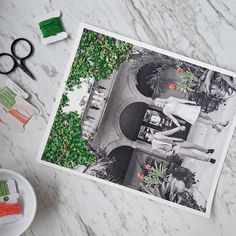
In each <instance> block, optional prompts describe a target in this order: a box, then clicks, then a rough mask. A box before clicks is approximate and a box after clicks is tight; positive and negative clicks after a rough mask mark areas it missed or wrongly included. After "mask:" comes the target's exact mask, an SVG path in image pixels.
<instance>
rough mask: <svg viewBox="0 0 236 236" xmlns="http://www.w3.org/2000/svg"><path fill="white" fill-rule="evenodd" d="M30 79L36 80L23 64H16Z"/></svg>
mask: <svg viewBox="0 0 236 236" xmlns="http://www.w3.org/2000/svg"><path fill="white" fill-rule="evenodd" d="M18 66H19V67H20V68H21V69H22V70H23V71H24V72H25V73H26V74H27V75H28V76H29V77H30V78H31V79H33V80H36V79H35V78H34V76H33V74H32V73H31V72H30V71H29V70H28V69H27V68H26V66H25V65H23V64H19V65H18Z"/></svg>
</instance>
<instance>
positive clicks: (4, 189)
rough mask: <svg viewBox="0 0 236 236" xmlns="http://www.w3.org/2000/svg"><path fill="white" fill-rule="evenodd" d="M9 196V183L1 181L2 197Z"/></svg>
mask: <svg viewBox="0 0 236 236" xmlns="http://www.w3.org/2000/svg"><path fill="white" fill-rule="evenodd" d="M7 194H8V187H7V181H0V197H2V196H5V195H7Z"/></svg>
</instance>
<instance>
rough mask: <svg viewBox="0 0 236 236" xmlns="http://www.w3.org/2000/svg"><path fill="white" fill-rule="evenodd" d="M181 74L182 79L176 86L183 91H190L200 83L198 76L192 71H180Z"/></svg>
mask: <svg viewBox="0 0 236 236" xmlns="http://www.w3.org/2000/svg"><path fill="white" fill-rule="evenodd" d="M179 76H180V78H181V81H180V82H177V83H176V84H177V86H176V88H177V89H179V90H180V91H181V92H184V93H188V92H189V91H191V90H192V89H193V88H194V87H195V86H196V85H197V83H198V78H197V77H196V76H195V75H194V74H192V73H190V72H183V73H179Z"/></svg>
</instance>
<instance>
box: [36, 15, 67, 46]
mask: <svg viewBox="0 0 236 236" xmlns="http://www.w3.org/2000/svg"><path fill="white" fill-rule="evenodd" d="M60 15H61V13H60V11H55V12H52V13H49V14H47V15H46V16H41V17H38V21H39V28H40V30H41V33H42V36H43V38H42V43H43V44H50V43H54V42H57V41H60V40H62V39H65V38H67V37H68V34H67V33H66V32H64V29H63V26H62V22H61V19H60Z"/></svg>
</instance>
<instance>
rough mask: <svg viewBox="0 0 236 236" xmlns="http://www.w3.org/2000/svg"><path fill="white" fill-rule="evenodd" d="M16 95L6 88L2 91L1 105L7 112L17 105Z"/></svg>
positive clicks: (0, 95)
mask: <svg viewBox="0 0 236 236" xmlns="http://www.w3.org/2000/svg"><path fill="white" fill-rule="evenodd" d="M15 98H16V94H15V93H13V92H12V91H11V90H10V89H9V88H7V87H5V88H3V89H1V90H0V104H1V105H2V106H3V107H4V108H6V109H7V110H9V109H11V108H12V107H13V106H14V104H15V103H16V100H15Z"/></svg>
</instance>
